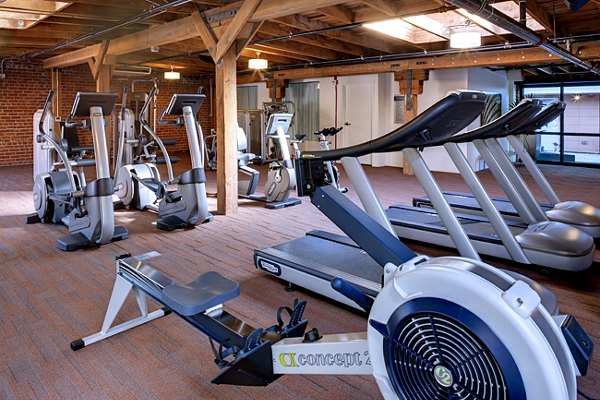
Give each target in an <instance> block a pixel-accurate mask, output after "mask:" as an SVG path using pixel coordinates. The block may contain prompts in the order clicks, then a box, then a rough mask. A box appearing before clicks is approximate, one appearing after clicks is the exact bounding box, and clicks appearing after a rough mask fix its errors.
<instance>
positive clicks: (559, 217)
mask: <svg viewBox="0 0 600 400" xmlns="http://www.w3.org/2000/svg"><path fill="white" fill-rule="evenodd" d="M564 110H565V103H563V102H553V103H550V104H549V105H548V106H547V107H546V108H545V109H544V110H542V111H541V112H540V113H539V114H537V115H536V116H535V117H534V118H533V119H532V120H531V121H529V122H528V123H526V124H525V125H522V126H520V127H518V128H517V129H516V130H515V131H514V132H512V133H511V135H509V136H507V139H508V141H509V143H510V145H511V146H512V148H513V149H514V150H515V152H516V153H517V155H518V156H519V158H520V159H521V160H522V162H523V164H524V166H525V168H526V169H527V170H528V171H529V173H530V175H531V176H532V178H533V179H534V181H535V182H536V184H537V185H538V187H539V188H540V189H541V190H542V192H543V193H544V194H545V196H546V197H547V198H548V200H549V201H550V203H546V204H544V203H538V202H537V201H536V200H535V198H533V195H532V194H531V191H530V190H529V189H528V187H527V186H526V185H525V183H524V181H523V180H522V178H521V175H520V174H519V172H518V171H517V170H516V168H515V167H514V165H513V164H512V162H511V161H510V159H509V158H508V156H507V154H506V153H505V152H504V151H503V150H502V149H501V148H499V146H498V145H497V144H496V143H495V142H497V138H489V139H486V143H488V147H490V150H492V151H494V153H493V154H492V155H493V156H494V157H495V158H496V160H497V161H498V162H499V163H504V165H506V168H505V170H508V172H510V174H512V176H508V178H509V179H511V181H513V183H514V182H517V183H519V185H518V186H517V189H518V190H519V192H520V194H521V195H522V196H523V198H524V200H528V201H530V203H528V204H530V211H532V212H534V216H537V218H539V220H540V221H545V220H548V219H549V220H551V221H558V222H563V223H566V224H569V225H571V226H574V227H576V228H579V229H581V230H583V231H584V232H586V233H588V234H589V235H591V236H593V237H594V238H599V237H600V209H599V208H597V207H594V206H592V205H590V204H587V203H583V202H580V201H573V200H571V201H564V202H561V201H560V199H559V198H558V196H557V194H556V192H554V190H553V189H552V186H551V185H550V183H549V182H548V180H547V179H546V177H545V176H544V175H543V174H542V172H541V171H540V169H539V167H538V166H537V165H536V164H535V161H534V160H533V159H532V158H531V156H530V155H529V153H528V152H527V150H526V149H525V147H524V145H523V143H522V142H521V141H520V140H519V139H518V137H517V135H522V134H531V133H533V132H535V130H536V129H539V128H541V127H543V126H544V125H546V124H548V123H549V122H551V121H552V120H554V119H555V118H557V117H558V116H559V115H560V114H562V113H563V112H564ZM496 178H497V179H502V178H503V176H496ZM520 182H522V183H520ZM444 198H445V199H446V201H447V202H448V203H449V204H450V206H451V207H452V209H454V210H455V211H457V212H463V213H466V214H475V215H484V212H483V210H482V208H481V206H480V204H479V203H478V202H477V199H476V198H475V196H474V195H473V194H471V193H461V192H444ZM492 202H493V203H494V206H495V207H496V208H497V209H498V211H500V213H501V214H502V216H503V217H504V218H505V219H507V220H514V221H521V216H520V214H519V212H518V211H517V209H516V208H515V206H514V205H513V204H512V202H511V200H510V199H509V198H505V197H492ZM413 205H414V206H416V207H431V206H432V205H431V201H430V200H429V198H428V197H427V196H424V197H415V198H413Z"/></svg>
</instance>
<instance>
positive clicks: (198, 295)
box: [162, 271, 240, 316]
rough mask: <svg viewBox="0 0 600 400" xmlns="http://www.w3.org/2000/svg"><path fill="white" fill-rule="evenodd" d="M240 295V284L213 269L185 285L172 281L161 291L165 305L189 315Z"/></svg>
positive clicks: (180, 313)
mask: <svg viewBox="0 0 600 400" xmlns="http://www.w3.org/2000/svg"><path fill="white" fill-rule="evenodd" d="M239 295H240V285H239V284H238V283H237V282H235V281H232V280H231V279H229V278H226V277H224V276H223V275H221V274H219V273H218V272H215V271H210V272H207V273H204V274H202V275H200V276H199V277H198V278H196V279H195V280H194V281H193V282H191V283H188V284H187V285H179V284H177V283H174V284H172V285H169V286H166V287H165V288H164V289H163V291H162V300H163V301H164V303H165V305H166V306H167V307H169V308H170V309H171V310H173V311H175V312H176V313H178V314H179V315H183V316H190V315H195V314H198V313H201V312H204V311H206V310H208V309H209V308H211V307H214V306H216V305H219V304H222V303H225V302H226V301H229V300H231V299H234V298H236V297H237V296H239Z"/></svg>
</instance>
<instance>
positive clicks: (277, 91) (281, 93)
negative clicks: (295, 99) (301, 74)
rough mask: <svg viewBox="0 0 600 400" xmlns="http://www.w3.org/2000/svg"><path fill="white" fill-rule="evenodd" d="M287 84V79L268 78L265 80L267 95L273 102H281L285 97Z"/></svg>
mask: <svg viewBox="0 0 600 400" xmlns="http://www.w3.org/2000/svg"><path fill="white" fill-rule="evenodd" d="M288 85H289V80H287V79H269V80H268V81H267V88H268V89H269V96H270V97H271V101H273V102H281V101H283V99H284V98H285V89H286V88H287V87H288Z"/></svg>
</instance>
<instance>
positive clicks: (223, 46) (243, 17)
mask: <svg viewBox="0 0 600 400" xmlns="http://www.w3.org/2000/svg"><path fill="white" fill-rule="evenodd" d="M261 1H262V0H245V1H244V3H243V4H242V6H241V7H240V9H239V10H238V12H237V14H236V15H235V17H233V20H232V21H231V23H230V24H229V26H228V27H227V29H226V30H225V31H224V32H223V34H222V36H221V37H220V38H219V42H218V43H217V50H216V52H215V57H213V59H214V60H215V62H218V61H220V60H221V59H222V58H223V56H224V55H225V53H227V52H228V51H229V49H230V48H231V46H232V45H233V44H234V43H235V41H236V40H237V39H238V37H239V35H240V33H241V32H242V29H244V27H245V26H246V24H247V23H248V22H249V21H248V20H249V19H250V17H251V16H252V15H253V14H254V12H255V11H256V9H257V8H258V6H259V5H260V3H261ZM257 22H258V23H262V21H257ZM251 26H252V29H251V32H248V33H249V36H248V37H249V38H251V37H252V36H254V33H256V28H257V27H258V26H260V25H251ZM241 47H242V48H243V47H244V46H243V45H242V46H241ZM240 51H241V49H240V50H239V51H236V55H237V54H239V52H240Z"/></svg>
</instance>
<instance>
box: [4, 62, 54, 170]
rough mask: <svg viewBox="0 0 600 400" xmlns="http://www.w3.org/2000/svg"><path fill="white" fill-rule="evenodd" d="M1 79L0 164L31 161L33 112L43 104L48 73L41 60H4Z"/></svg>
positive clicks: (48, 80) (48, 79)
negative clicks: (4, 75)
mask: <svg viewBox="0 0 600 400" xmlns="http://www.w3.org/2000/svg"><path fill="white" fill-rule="evenodd" d="M4 72H5V73H6V78H5V79H0V166H2V165H21V164H31V162H32V155H33V114H34V113H35V111H36V110H37V109H38V108H40V107H41V106H42V105H43V104H44V100H46V96H47V95H48V91H49V90H50V88H51V73H50V71H49V70H43V69H42V68H41V63H40V62H36V63H23V62H16V61H12V60H7V61H6V62H5V63H4Z"/></svg>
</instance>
